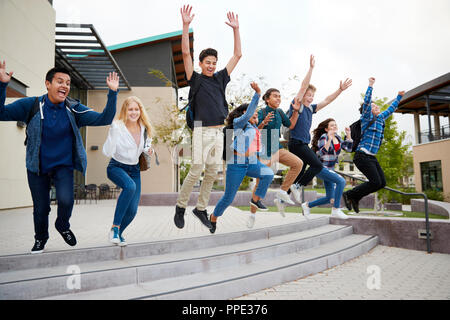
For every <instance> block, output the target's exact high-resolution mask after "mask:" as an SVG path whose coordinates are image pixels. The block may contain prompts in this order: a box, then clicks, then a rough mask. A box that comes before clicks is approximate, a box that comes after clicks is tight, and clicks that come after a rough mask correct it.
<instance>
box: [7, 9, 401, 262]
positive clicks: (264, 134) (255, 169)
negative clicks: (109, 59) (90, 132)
mask: <svg viewBox="0 0 450 320" xmlns="http://www.w3.org/2000/svg"><path fill="white" fill-rule="evenodd" d="M180 12H181V17H182V22H183V33H182V54H183V62H184V68H185V73H186V79H187V81H188V84H189V86H190V91H189V103H188V105H187V108H185V109H186V118H187V120H188V124H190V127H191V129H192V151H193V152H192V155H193V157H192V164H191V168H190V170H189V173H188V174H187V176H186V178H185V180H184V182H183V185H182V186H181V190H180V192H179V195H178V198H177V201H176V206H175V216H174V223H175V225H176V227H178V228H180V229H181V228H183V227H184V225H185V221H184V214H185V210H186V207H187V202H188V200H189V197H190V194H191V192H192V189H193V187H194V185H195V184H196V183H197V182H198V180H199V179H200V176H201V174H202V172H204V177H203V181H202V183H201V187H200V192H199V196H198V201H197V204H196V206H195V208H194V209H193V213H194V215H195V216H196V217H197V218H198V219H199V220H200V221H201V222H202V224H203V225H205V226H206V227H207V228H208V229H209V231H210V232H211V233H215V232H216V228H217V221H218V218H219V217H220V216H222V215H223V213H224V212H225V210H226V209H227V207H228V206H230V204H231V203H232V202H233V200H234V198H235V196H236V193H237V191H238V189H239V187H240V185H241V183H242V181H243V179H244V177H245V176H248V177H252V178H256V184H255V187H254V188H253V192H252V196H251V199H250V211H251V212H250V214H249V219H248V222H247V226H248V227H249V228H252V227H253V226H254V223H255V213H256V211H257V210H262V211H266V210H267V207H266V206H265V205H264V204H263V200H264V198H265V196H266V193H267V190H268V188H269V185H270V184H271V182H272V180H273V177H274V171H273V169H272V167H275V166H276V165H277V163H281V164H283V165H285V166H287V167H288V168H289V170H288V172H287V174H286V176H285V178H284V181H283V182H282V184H281V187H280V190H278V192H277V194H276V198H275V200H274V203H275V205H276V206H277V208H278V210H279V212H280V214H281V215H282V216H284V212H285V207H286V205H287V204H291V205H294V204H295V203H294V202H293V201H292V200H291V197H290V194H291V193H292V194H293V196H294V199H295V201H296V202H297V203H299V204H300V205H301V207H302V211H303V215H304V216H305V217H306V218H307V219H308V218H309V215H310V208H312V207H315V206H318V205H322V204H326V203H332V204H333V207H332V209H331V215H332V216H333V217H336V218H340V219H347V218H348V217H347V215H346V214H345V213H343V212H342V210H341V208H340V206H341V198H342V199H343V200H344V203H345V207H346V208H347V209H348V210H349V213H350V212H351V211H352V210H353V211H355V212H359V207H358V202H359V200H360V199H361V198H362V197H364V196H365V195H367V194H369V193H371V192H375V191H377V190H379V189H380V188H383V187H384V186H385V184H386V180H385V178H384V173H383V170H382V169H381V167H380V165H379V163H378V161H377V158H376V154H377V152H378V150H379V148H380V145H381V143H382V140H383V136H384V124H385V120H386V119H387V118H388V117H389V116H390V115H391V114H392V113H393V112H394V111H395V110H396V108H397V107H398V104H399V102H400V99H401V98H402V96H403V95H404V91H401V92H399V93H398V96H397V98H396V99H395V100H394V101H393V103H392V104H391V106H390V107H389V108H388V109H387V110H385V111H384V112H381V111H380V107H379V106H377V105H376V104H374V103H373V102H372V98H371V97H372V89H373V84H374V82H375V79H374V78H370V79H369V86H368V88H367V92H366V94H365V97H364V103H363V104H362V105H361V107H360V109H359V111H360V113H361V116H360V120H359V121H358V126H354V128H357V129H356V130H355V129H353V132H352V131H351V130H350V128H345V137H341V136H340V135H339V133H338V127H337V124H336V121H335V120H334V119H331V118H329V119H326V120H324V121H322V122H321V123H320V124H319V125H318V127H317V128H316V129H314V130H313V137H312V141H311V134H310V130H311V125H312V116H313V114H315V113H317V112H318V111H319V110H321V109H323V108H324V107H326V106H327V105H329V104H330V103H332V102H333V101H334V100H335V99H336V98H337V97H338V96H339V95H340V94H341V93H342V92H343V91H345V90H346V89H347V88H349V87H350V86H351V85H352V80H351V79H345V80H344V81H340V83H339V87H338V88H337V90H336V91H334V92H333V93H331V94H330V95H329V96H327V97H326V98H325V99H324V100H323V101H322V102H320V103H318V104H314V103H313V100H314V94H315V92H316V88H315V87H314V86H313V85H311V84H310V80H311V76H312V72H313V69H314V66H315V58H314V56H312V55H311V56H310V60H309V70H308V72H307V74H306V76H305V78H304V79H303V81H302V83H301V86H300V90H299V91H298V93H297V94H296V96H295V97H294V99H293V100H292V102H291V103H290V106H289V110H288V111H287V113H285V112H284V111H283V110H282V109H281V108H280V104H281V94H280V91H279V90H277V89H274V88H270V89H268V90H267V91H266V92H265V94H264V95H263V96H262V99H263V101H264V103H265V106H264V107H262V108H260V109H259V110H258V109H257V107H258V103H259V101H260V99H261V89H260V88H259V86H258V84H257V83H254V82H252V83H251V84H250V86H251V88H252V89H253V90H254V95H253V97H252V99H251V101H250V102H249V103H248V104H242V105H240V106H238V107H236V108H234V109H233V110H231V112H229V109H228V103H227V101H226V98H225V90H226V86H227V84H228V82H229V81H230V74H231V73H232V71H233V70H234V68H235V67H236V65H237V63H238V62H239V60H240V59H241V57H242V52H241V40H240V33H239V20H238V15H236V14H234V13H233V12H229V13H228V14H227V18H228V21H227V22H226V24H227V25H228V26H230V27H231V28H232V30H233V37H234V52H233V56H232V57H231V59H230V60H229V61H228V63H227V65H226V67H225V68H224V69H222V70H220V71H217V72H216V66H217V61H218V55H217V51H216V50H215V49H212V48H208V49H205V50H203V51H201V53H200V55H199V67H200V69H201V73H198V72H196V71H194V67H193V60H192V57H191V53H190V47H189V26H190V23H191V22H192V20H193V18H194V14H192V7H191V6H189V5H188V6H183V7H182V8H181V10H180ZM12 74H13V72H12V71H10V72H7V71H6V63H5V61H3V62H0V121H22V122H25V123H26V125H27V129H26V133H27V138H26V141H25V144H26V168H27V178H28V185H29V189H30V192H31V196H32V200H33V220H34V229H35V236H34V238H35V243H34V246H33V248H32V249H31V253H41V252H43V251H44V247H45V244H46V242H47V240H48V239H49V233H48V216H49V213H50V189H51V186H52V185H54V187H55V189H56V200H57V204H58V206H57V219H56V222H55V227H56V229H57V231H58V232H59V233H60V234H61V236H62V237H63V239H64V241H65V242H66V243H67V244H69V245H70V246H75V245H76V243H77V241H76V237H75V235H74V233H73V232H72V231H71V229H70V223H69V220H70V217H71V214H72V209H73V204H74V181H73V170H78V171H81V172H82V173H83V174H84V173H85V172H86V167H87V156H86V150H85V148H84V146H83V141H82V137H81V134H80V128H81V127H84V126H106V125H110V128H109V132H108V137H107V139H106V142H105V144H104V145H103V153H104V154H105V155H106V156H107V157H110V158H111V159H110V162H109V164H108V166H107V169H106V171H107V176H108V178H109V179H110V180H111V181H112V182H114V183H115V184H116V185H117V186H119V187H120V188H121V189H122V191H121V193H120V195H119V197H118V199H117V204H116V207H115V212H114V218H113V223H112V226H111V229H110V231H109V240H110V241H111V242H112V243H114V244H116V245H119V246H125V245H127V242H126V240H125V238H124V236H123V232H124V230H125V229H126V228H127V227H128V226H129V225H130V223H131V222H132V221H133V219H134V218H135V216H136V213H137V210H138V204H139V199H140V195H141V171H142V170H145V169H142V158H143V156H145V157H144V158H145V159H147V161H148V158H149V157H150V156H151V155H152V154H153V153H154V150H153V148H152V135H153V132H152V128H151V125H150V120H149V117H148V115H147V113H146V111H145V107H144V105H143V103H142V101H141V100H140V99H139V98H138V97H135V96H132V97H128V98H127V99H126V100H125V101H124V103H123V105H122V108H121V110H120V112H119V114H118V117H117V118H116V120H114V117H115V115H116V104H117V93H118V87H119V76H118V75H117V74H116V73H115V72H112V73H110V74H109V75H108V77H107V79H106V83H107V86H108V88H109V91H108V93H107V103H106V106H105V108H104V109H103V111H102V112H96V111H94V110H92V109H90V108H88V107H86V106H84V105H83V104H81V103H80V102H79V101H77V100H74V99H71V98H69V97H68V95H69V92H70V84H71V76H70V72H69V71H68V70H66V69H64V68H58V67H56V68H52V69H51V70H49V71H48V73H47V74H46V78H45V85H46V88H47V94H44V95H42V96H40V97H28V98H22V99H18V100H16V101H14V102H13V103H10V104H8V105H5V101H6V89H7V86H8V83H9V82H10V80H11V77H12ZM281 131H283V136H284V137H285V138H286V139H287V140H288V148H287V150H286V149H285V148H284V147H283V146H282V145H281V143H280V136H281ZM355 133H357V134H355ZM352 137H357V138H358V139H352ZM356 140H358V141H356ZM310 143H311V147H310ZM341 150H345V151H347V152H352V151H354V152H355V156H354V160H353V161H354V163H355V165H356V166H357V168H358V169H359V170H360V171H361V172H362V173H363V174H364V175H365V176H366V177H367V178H368V182H365V183H363V184H360V185H358V186H356V187H354V188H353V189H351V190H348V191H346V192H343V191H344V187H345V179H344V178H342V177H341V176H340V175H339V174H337V173H336V172H335V171H334V167H335V165H336V163H337V162H338V156H339V154H340V152H341ZM224 160H225V161H226V164H227V168H226V178H225V179H226V183H225V192H224V195H223V196H222V198H221V199H220V200H219V201H218V203H217V204H216V206H215V208H214V211H213V212H212V213H211V214H208V213H207V211H206V207H207V205H208V202H209V197H210V193H211V189H212V186H213V184H214V182H215V181H216V179H217V177H218V172H219V170H220V169H221V167H222V165H223V161H224ZM306 168H307V170H305V169H306ZM315 176H317V177H318V178H320V179H322V180H323V181H324V185H325V189H326V195H325V196H324V197H322V198H319V199H317V200H315V201H312V202H304V203H302V200H301V191H302V188H303V187H304V186H306V185H308V184H309V183H310V182H311V180H312V179H313V178H314V177H315Z"/></svg>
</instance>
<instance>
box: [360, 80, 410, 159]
mask: <svg viewBox="0 0 450 320" xmlns="http://www.w3.org/2000/svg"><path fill="white" fill-rule="evenodd" d="M401 99H402V96H400V95H398V96H397V98H395V100H394V102H392V104H391V105H390V106H389V108H387V109H386V110H385V111H383V112H382V113H380V114H379V115H378V116H377V117H376V118H375V121H374V122H373V124H372V125H371V126H370V127H368V125H369V123H370V121H371V120H372V119H373V117H375V116H374V115H373V114H372V107H371V102H372V87H370V86H369V87H368V88H367V91H366V95H365V97H364V104H363V109H362V114H361V132H362V133H363V135H362V136H361V141H360V143H359V145H358V148H357V149H356V151H362V150H361V149H363V148H364V150H366V151H368V152H370V153H371V154H373V155H375V154H377V152H378V150H379V149H380V146H381V142H382V140H383V137H384V125H385V121H386V119H387V118H389V116H390V115H391V114H392V113H394V111H395V110H396V109H397V107H398V104H399V103H400V100H401ZM363 152H364V151H363Z"/></svg>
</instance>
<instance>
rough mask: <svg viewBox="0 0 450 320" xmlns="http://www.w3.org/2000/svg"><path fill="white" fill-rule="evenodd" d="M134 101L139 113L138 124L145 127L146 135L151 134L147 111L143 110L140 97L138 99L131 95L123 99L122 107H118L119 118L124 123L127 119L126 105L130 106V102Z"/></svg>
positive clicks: (149, 135)
mask: <svg viewBox="0 0 450 320" xmlns="http://www.w3.org/2000/svg"><path fill="white" fill-rule="evenodd" d="M133 101H134V102H136V104H137V105H138V106H139V111H140V113H141V115H140V117H139V120H138V121H139V124H142V125H144V127H145V129H147V136H148V137H151V136H152V126H151V124H150V121H149V119H148V115H147V111H145V108H144V105H143V104H142V101H141V99H139V98H138V97H136V96H131V97H128V98H126V99H125V101H124V102H123V104H122V109H120V113H119V120H121V121H123V123H126V122H127V120H128V107H129V106H130V104H131V102H133Z"/></svg>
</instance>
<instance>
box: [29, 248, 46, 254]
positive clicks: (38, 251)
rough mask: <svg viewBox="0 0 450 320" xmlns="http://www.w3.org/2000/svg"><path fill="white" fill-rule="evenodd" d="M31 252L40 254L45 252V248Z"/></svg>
mask: <svg viewBox="0 0 450 320" xmlns="http://www.w3.org/2000/svg"><path fill="white" fill-rule="evenodd" d="M30 252H31V254H38V253H42V252H44V249H42V250H37V251H30Z"/></svg>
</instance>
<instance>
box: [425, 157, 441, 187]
mask: <svg viewBox="0 0 450 320" xmlns="http://www.w3.org/2000/svg"><path fill="white" fill-rule="evenodd" d="M420 175H421V178H422V190H424V191H425V190H437V191H442V169H441V160H438V161H429V162H421V163H420Z"/></svg>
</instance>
